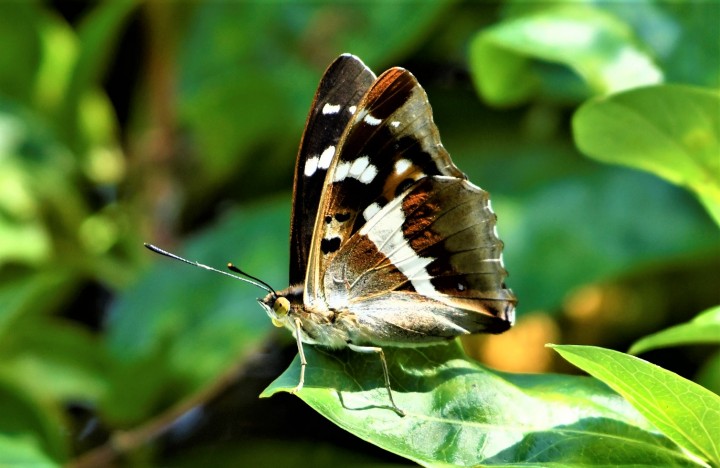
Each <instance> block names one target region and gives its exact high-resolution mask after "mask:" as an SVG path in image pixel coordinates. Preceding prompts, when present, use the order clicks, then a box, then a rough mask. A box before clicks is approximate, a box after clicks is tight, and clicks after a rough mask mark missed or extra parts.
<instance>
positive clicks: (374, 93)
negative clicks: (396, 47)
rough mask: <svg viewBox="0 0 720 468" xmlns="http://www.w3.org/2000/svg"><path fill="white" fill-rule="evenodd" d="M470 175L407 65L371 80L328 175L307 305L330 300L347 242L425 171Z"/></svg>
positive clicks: (316, 230)
mask: <svg viewBox="0 0 720 468" xmlns="http://www.w3.org/2000/svg"><path fill="white" fill-rule="evenodd" d="M433 175H445V176H452V177H456V178H461V179H465V175H464V174H463V173H462V172H461V171H460V170H459V169H458V168H457V167H455V165H454V164H453V162H452V160H451V159H450V155H449V154H448V152H447V151H446V150H445V148H444V147H443V145H442V143H441V142H440V134H439V132H438V129H437V127H436V126H435V123H434V122H433V119H432V109H431V108H430V104H429V102H428V99H427V95H426V94H425V91H424V90H423V89H422V87H421V86H420V85H419V84H418V82H417V80H416V79H415V77H414V76H413V75H412V74H411V73H410V72H408V71H407V70H404V69H402V68H392V69H390V70H388V71H386V72H385V73H383V74H382V75H381V76H380V77H379V78H378V79H377V81H375V83H373V85H372V86H371V87H370V89H369V90H368V91H367V93H366V94H365V96H364V97H363V99H362V101H361V102H360V104H359V105H358V109H357V111H356V112H355V114H354V115H353V116H352V119H351V120H350V122H349V124H348V127H347V129H346V130H345V133H344V134H343V136H342V138H341V140H340V143H339V146H338V149H337V155H336V157H335V159H333V161H332V163H331V165H330V167H329V169H328V174H327V175H326V181H325V189H324V191H323V194H322V197H321V200H320V213H319V215H318V216H317V218H316V221H315V226H314V235H313V241H312V246H311V252H310V259H311V261H310V262H309V264H308V272H307V276H306V282H305V294H304V300H305V306H306V307H315V308H317V307H323V300H324V299H323V290H322V278H323V276H324V272H325V269H326V267H327V265H328V264H329V262H330V261H331V260H332V258H333V257H334V256H335V255H336V253H337V251H338V250H339V249H340V246H341V245H342V244H343V243H344V242H346V241H347V240H348V239H349V238H350V236H351V235H352V234H353V233H354V232H357V231H358V230H359V229H360V227H361V226H362V225H363V224H365V222H366V221H367V220H368V219H370V218H371V217H372V216H373V215H374V214H375V213H377V212H378V211H379V210H380V209H382V207H383V206H385V205H386V204H387V203H388V202H389V201H390V200H393V199H394V198H396V197H397V196H398V195H399V194H401V193H402V192H403V191H404V190H405V189H407V188H408V187H409V186H410V185H412V184H413V183H415V181H416V180H419V179H421V178H423V177H428V176H433Z"/></svg>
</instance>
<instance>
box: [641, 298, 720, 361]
mask: <svg viewBox="0 0 720 468" xmlns="http://www.w3.org/2000/svg"><path fill="white" fill-rule="evenodd" d="M704 343H708V344H720V307H714V308H712V309H710V310H706V311H705V312H703V313H702V314H700V315H698V316H697V317H695V318H694V319H693V320H691V321H690V322H688V323H683V324H680V325H676V326H674V327H670V328H668V329H666V330H662V331H659V332H657V333H653V334H652V335H650V336H646V337H644V338H642V339H640V340H638V341H636V342H635V343H634V344H633V345H632V346H631V347H630V351H628V353H630V354H640V353H644V352H646V351H650V350H651V349H657V348H667V347H669V346H679V345H688V344H704Z"/></svg>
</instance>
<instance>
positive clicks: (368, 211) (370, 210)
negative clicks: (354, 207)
mask: <svg viewBox="0 0 720 468" xmlns="http://www.w3.org/2000/svg"><path fill="white" fill-rule="evenodd" d="M378 211H380V205H378V204H377V203H372V204H370V205H368V207H367V208H365V209H364V210H363V218H365V221H367V220H369V219H370V218H372V217H373V216H375V215H376V214H377V212H378Z"/></svg>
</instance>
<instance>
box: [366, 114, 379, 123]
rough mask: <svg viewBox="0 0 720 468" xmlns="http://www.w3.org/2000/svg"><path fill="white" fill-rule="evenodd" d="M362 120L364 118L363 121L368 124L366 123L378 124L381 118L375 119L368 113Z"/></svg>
mask: <svg viewBox="0 0 720 468" xmlns="http://www.w3.org/2000/svg"><path fill="white" fill-rule="evenodd" d="M363 120H364V121H365V123H366V124H368V125H380V122H382V120H380V119H376V118H375V117H373V116H372V115H370V114H368V115H366V116H365V118H364V119H363Z"/></svg>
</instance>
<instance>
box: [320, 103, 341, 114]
mask: <svg viewBox="0 0 720 468" xmlns="http://www.w3.org/2000/svg"><path fill="white" fill-rule="evenodd" d="M338 112H340V104H330V103H329V102H328V103H327V104H325V105H324V106H323V108H322V113H323V114H324V115H328V114H337V113H338Z"/></svg>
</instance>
